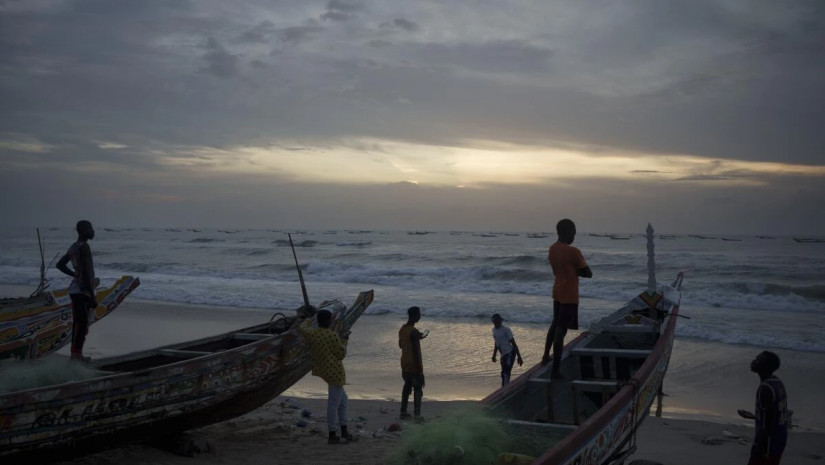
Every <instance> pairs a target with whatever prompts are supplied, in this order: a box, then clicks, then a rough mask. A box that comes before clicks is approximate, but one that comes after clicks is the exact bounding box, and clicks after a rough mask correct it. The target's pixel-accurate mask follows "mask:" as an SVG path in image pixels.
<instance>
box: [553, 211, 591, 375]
mask: <svg viewBox="0 0 825 465" xmlns="http://www.w3.org/2000/svg"><path fill="white" fill-rule="evenodd" d="M556 232H557V233H558V235H559V240H558V241H557V242H556V243H554V244H553V245H551V246H550V250H549V251H548V252H547V260H548V261H549V262H550V266H551V267H552V268H553V276H554V277H555V279H554V282H553V322H552V323H551V324H550V328H549V329H548V330H547V337H546V339H545V343H544V356H543V357H542V359H541V363H542V365H547V363H548V362H550V347H552V348H553V371H552V372H551V375H550V376H551V378H556V379H558V378H562V374H561V354H562V350H563V349H564V336H566V335H567V330H568V329H579V277H583V278H592V277H593V272H592V271H590V267H589V266H588V265H587V262H586V261H585V260H584V256H582V253H581V251H580V250H579V249H577V248H576V247H573V246H571V245H570V244H572V243H573V240H574V239H575V238H576V225H575V223H573V221H572V220H569V219H567V218H565V219H563V220H561V221H559V222H558V223H557V224H556Z"/></svg>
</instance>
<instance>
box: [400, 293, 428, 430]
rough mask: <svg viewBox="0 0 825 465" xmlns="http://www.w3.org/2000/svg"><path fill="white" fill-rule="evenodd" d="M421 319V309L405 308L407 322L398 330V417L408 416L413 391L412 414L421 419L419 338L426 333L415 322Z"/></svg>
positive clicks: (421, 395) (422, 385)
mask: <svg viewBox="0 0 825 465" xmlns="http://www.w3.org/2000/svg"><path fill="white" fill-rule="evenodd" d="M420 319H421V309H420V308H418V307H410V308H408V309H407V323H405V324H404V325H403V326H401V329H400V330H398V347H400V348H401V378H402V379H403V380H404V387H403V388H402V389H401V415H400V418H401V419H402V420H403V419H407V418H410V414H409V412H407V404H408V403H409V400H410V393H413V414H414V415H415V419H416V420H419V421H420V420H421V419H422V418H421V398H422V397H423V395H424V364H423V362H422V360H421V340H422V339H424V338H425V337H427V333H426V332H425V333H422V332H421V331H419V330H418V329H417V328H416V327H415V324H416V323H418V321H419V320H420Z"/></svg>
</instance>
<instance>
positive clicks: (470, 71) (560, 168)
mask: <svg viewBox="0 0 825 465" xmlns="http://www.w3.org/2000/svg"><path fill="white" fill-rule="evenodd" d="M824 181H825V2H823V1H822V0H795V1H793V2H777V1H775V0H691V1H682V2H669V1H662V0H635V1H593V0H580V1H575V2H570V1H564V2H562V1H554V0H537V1H529V0H523V1H508V0H495V1H486V0H472V1H464V0H442V1H436V2H432V1H428V0H416V1H414V2H398V1H393V2H391V1H379V0H375V1H367V0H323V1H317V0H249V1H244V2H225V1H218V0H196V1H182V0H0V192H2V195H0V211H2V215H0V226H73V225H74V223H75V222H76V221H77V220H78V219H81V218H84V219H89V220H91V221H92V222H93V223H94V224H95V225H96V226H98V227H129V226H132V227H210V226H212V227H235V228H243V227H246V228H318V229H334V228H342V229H352V228H358V229H393V230H404V229H407V230H454V229H462V230H481V231H484V230H496V231H553V230H554V228H555V224H556V222H557V221H558V220H559V219H561V218H565V217H568V218H571V219H573V220H574V221H575V222H576V224H577V225H578V229H579V230H580V231H591V232H641V231H643V230H644V228H645V226H646V225H647V223H648V222H650V223H652V224H653V225H654V227H655V228H656V229H657V230H658V231H662V232H672V233H678V232H694V233H696V232H708V233H731V234H736V233H739V234H799V235H803V234H804V235H825V214H823V213H825V182H824Z"/></svg>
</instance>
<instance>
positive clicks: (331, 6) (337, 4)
mask: <svg viewBox="0 0 825 465" xmlns="http://www.w3.org/2000/svg"><path fill="white" fill-rule="evenodd" d="M361 10H363V7H362V6H361V5H360V4H357V3H347V2H342V1H340V0H330V1H329V3H327V11H326V12H324V13H322V14H321V16H320V18H321V19H322V20H325V21H347V20H349V19H352V18H354V17H355V16H356V13H357V12H359V11H361Z"/></svg>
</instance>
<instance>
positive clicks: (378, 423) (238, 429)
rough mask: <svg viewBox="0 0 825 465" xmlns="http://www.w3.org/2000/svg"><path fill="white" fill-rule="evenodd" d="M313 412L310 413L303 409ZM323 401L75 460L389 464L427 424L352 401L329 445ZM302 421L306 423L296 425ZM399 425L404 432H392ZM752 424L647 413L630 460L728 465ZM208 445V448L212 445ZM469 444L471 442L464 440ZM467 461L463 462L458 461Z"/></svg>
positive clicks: (801, 462) (802, 464) (810, 460)
mask: <svg viewBox="0 0 825 465" xmlns="http://www.w3.org/2000/svg"><path fill="white" fill-rule="evenodd" d="M470 402H471V401H441V402H439V401H436V402H426V403H425V405H424V410H425V412H426V413H427V414H428V417H429V418H431V420H429V422H437V421H439V417H441V418H443V417H445V416H449V415H451V414H452V412H456V411H461V407H463V406H466V405H467V404H468V403H470ZM304 411H309V412H311V413H312V416H311V417H309V418H305V417H304V416H302V412H304ZM324 412H325V400H323V399H301V398H293V397H287V396H281V397H279V398H277V399H275V400H273V401H272V402H270V403H268V404H267V405H265V406H264V407H262V408H260V409H258V410H256V411H254V412H252V413H250V414H248V415H245V416H243V417H240V418H237V419H235V420H230V421H226V422H223V423H219V424H216V425H212V426H209V427H206V428H202V429H199V430H195V431H192V432H190V433H189V436H191V437H192V438H194V443H195V444H196V445H199V447H200V448H203V449H207V450H205V451H202V452H197V453H195V455H194V457H187V456H180V455H175V454H173V453H170V452H168V451H165V450H161V449H158V448H154V447H151V446H147V445H131V446H127V447H121V448H118V449H114V450H110V451H106V452H101V453H97V454H94V455H90V456H86V457H82V458H78V459H75V460H74V461H71V462H61V463H64V464H65V463H76V464H83V465H116V464H123V465H145V464H158V465H160V464H168V465H185V464H186V465H192V464H199V465H212V464H248V465H265V464H266V465H269V464H277V463H289V464H305V465H310V464H324V465H333V464H346V465H385V464H392V463H395V462H394V461H393V458H394V456H395V454H396V453H397V451H398V450H399V449H401V450H403V446H404V442H403V441H404V437H405V435H406V434H408V433H409V432H410V431H412V430H413V429H414V428H425V427H427V424H425V425H415V424H413V423H408V422H401V421H399V420H397V412H398V402H394V401H378V400H352V401H351V403H350V418H351V419H352V421H351V424H352V425H354V426H355V431H356V432H357V435H358V437H359V440H358V442H356V443H353V444H347V445H335V446H331V445H328V444H327V443H326V423H325V418H324ZM302 421H304V422H306V426H303V427H299V426H296V425H297V424H299V423H301V422H302ZM394 425H397V426H400V427H401V430H400V431H391V430H392V429H394ZM752 432H753V429H752V428H750V427H747V426H745V425H744V423H740V424H721V423H712V422H706V421H697V420H674V419H663V418H648V419H647V420H645V422H644V423H643V424H642V427H641V429H640V430H639V432H638V434H637V437H636V444H637V447H638V451H637V452H636V454H634V455H633V457H632V458H631V462H632V461H633V460H649V461H652V462H654V463H655V462H658V463H661V464H663V465H695V464H699V463H701V464H703V465H731V464H737V463H741V464H744V463H747V458H748V453H749V450H750V438H751V434H752ZM823 440H825V434H823V433H814V432H804V431H794V432H792V433H791V436H790V439H789V443H790V445H789V447H788V449H787V451H786V453H785V456H784V457H783V460H782V463H783V464H785V465H817V464H822V463H825V457H823V455H825V454H824V453H825V450H823V446H822V444H823ZM207 445H208V446H207ZM464 446H465V447H467V445H466V444H465V445H464ZM461 463H463V462H461Z"/></svg>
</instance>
